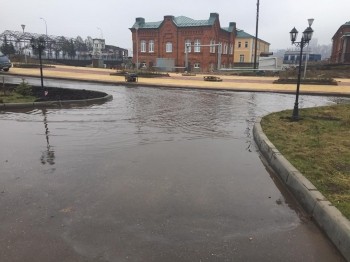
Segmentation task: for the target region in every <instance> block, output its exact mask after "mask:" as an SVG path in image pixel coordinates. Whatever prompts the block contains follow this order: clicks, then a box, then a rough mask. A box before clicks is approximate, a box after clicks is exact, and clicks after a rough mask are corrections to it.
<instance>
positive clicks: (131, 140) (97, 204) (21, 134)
mask: <svg viewBox="0 0 350 262" xmlns="http://www.w3.org/2000/svg"><path fill="white" fill-rule="evenodd" d="M8 81H10V82H11V81H12V82H17V81H19V79H17V78H8ZM28 81H29V82H30V83H32V84H35V83H38V80H36V79H31V78H28ZM45 84H46V85H50V86H58V87H70V88H80V89H83V88H84V89H92V90H99V91H104V92H106V93H108V94H112V95H113V100H112V101H110V102H107V103H104V104H100V105H92V106H89V107H74V108H61V109H47V110H38V109H34V110H29V111H21V112H19V111H14V112H1V113H0V125H1V128H0V137H1V139H0V141H1V142H0V148H1V150H0V165H1V171H0V209H1V210H2V211H1V213H0V221H1V223H0V261H11V262H12V261H344V260H343V258H342V257H341V255H340V254H339V253H338V251H337V250H336V249H335V248H334V246H333V245H332V244H331V243H330V242H329V240H328V239H327V238H326V237H325V236H324V234H323V233H322V232H320V230H319V229H318V227H317V226H316V225H315V224H314V223H313V222H312V221H311V220H310V219H309V218H308V217H307V216H306V215H305V213H304V212H303V210H302V209H301V208H300V207H299V205H298V204H297V203H296V202H295V201H294V199H293V197H292V196H290V195H289V193H288V192H286V191H285V190H284V188H283V186H281V185H280V183H279V181H278V179H277V178H276V176H275V175H274V174H273V173H272V172H271V171H270V170H269V168H268V167H266V166H265V165H264V163H263V161H262V159H261V156H260V154H259V152H258V150H257V148H256V146H255V144H254V141H253V138H252V127H253V124H254V122H255V120H256V118H257V117H260V116H262V115H265V114H268V113H270V112H274V111H279V110H283V109H291V108H292V107H293V102H294V96H291V95H285V94H267V93H245V92H241V93H236V92H229V91H211V90H191V89H180V88H179V89H176V88H175V89H174V88H172V89H167V88H150V87H132V88H128V87H125V86H115V85H103V84H88V83H82V82H69V81H58V80H46V81H45ZM337 102H341V100H340V99H338V98H333V97H320V96H302V97H301V98H300V103H301V107H309V106H318V105H326V104H334V103H337Z"/></svg>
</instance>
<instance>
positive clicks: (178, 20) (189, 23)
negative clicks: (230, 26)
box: [132, 16, 215, 29]
mask: <svg viewBox="0 0 350 262" xmlns="http://www.w3.org/2000/svg"><path fill="white" fill-rule="evenodd" d="M140 20H141V22H139V23H138V22H137V21H136V22H135V24H134V25H133V26H132V28H135V26H136V25H138V26H139V28H145V29H146V28H147V29H150V28H159V27H160V25H161V24H162V23H163V21H158V22H144V19H140ZM173 21H174V23H175V25H176V26H177V27H193V26H210V25H213V24H214V22H215V18H213V17H210V18H209V19H208V20H194V19H192V18H189V17H187V16H178V17H173Z"/></svg>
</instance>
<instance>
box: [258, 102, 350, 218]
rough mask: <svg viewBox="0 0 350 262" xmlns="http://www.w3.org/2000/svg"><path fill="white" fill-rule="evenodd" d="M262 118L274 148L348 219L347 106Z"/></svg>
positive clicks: (349, 113)
mask: <svg viewBox="0 0 350 262" xmlns="http://www.w3.org/2000/svg"><path fill="white" fill-rule="evenodd" d="M299 113H300V116H301V118H302V119H301V120H300V121H297V122H293V121H291V120H290V116H291V114H292V112H291V111H282V112H278V113H273V114H270V115H268V116H265V117H264V118H263V119H262V122H261V125H262V128H263V131H264V133H265V134H266V135H267V137H268V138H269V139H270V141H271V142H272V143H273V144H274V145H275V146H276V148H277V149H278V150H279V151H280V152H281V153H282V154H283V155H284V156H285V157H286V158H287V159H288V160H289V161H290V162H291V163H292V164H293V165H294V166H295V167H296V168H297V169H298V170H299V171H300V172H301V173H302V174H303V175H304V176H305V177H307V178H308V179H309V180H310V181H311V182H312V183H313V184H314V185H315V186H316V187H317V189H318V190H319V191H320V192H322V194H323V195H324V196H325V197H326V198H327V199H328V200H329V201H330V202H331V203H332V204H333V205H334V206H336V207H337V208H338V209H339V210H340V211H341V212H342V213H343V214H344V216H346V217H347V218H348V219H350V104H344V105H336V106H328V107H318V108H310V109H302V110H300V112H299Z"/></svg>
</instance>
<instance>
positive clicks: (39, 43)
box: [30, 37, 45, 91]
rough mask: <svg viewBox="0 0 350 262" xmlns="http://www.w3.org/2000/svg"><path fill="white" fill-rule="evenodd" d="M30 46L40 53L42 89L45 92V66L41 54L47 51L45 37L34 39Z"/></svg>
mask: <svg viewBox="0 0 350 262" xmlns="http://www.w3.org/2000/svg"><path fill="white" fill-rule="evenodd" d="M30 44H31V46H32V48H33V50H36V51H37V52H38V53H39V63H40V79H41V88H42V90H43V91H44V80H43V64H42V60H41V53H42V52H43V50H44V49H45V39H44V38H43V37H39V38H34V37H33V38H32V39H31V40H30Z"/></svg>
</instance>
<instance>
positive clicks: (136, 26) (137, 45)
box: [135, 24, 139, 72]
mask: <svg viewBox="0 0 350 262" xmlns="http://www.w3.org/2000/svg"><path fill="white" fill-rule="evenodd" d="M135 29H136V72H138V70H139V40H138V36H137V31H138V30H139V25H138V24H137V25H135Z"/></svg>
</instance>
